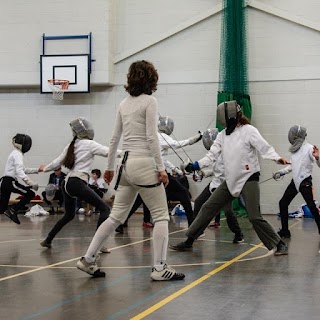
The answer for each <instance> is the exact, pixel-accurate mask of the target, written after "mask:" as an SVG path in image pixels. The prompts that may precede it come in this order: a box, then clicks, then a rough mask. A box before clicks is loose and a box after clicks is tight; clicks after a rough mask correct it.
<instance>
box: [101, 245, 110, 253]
mask: <svg viewBox="0 0 320 320" xmlns="http://www.w3.org/2000/svg"><path fill="white" fill-rule="evenodd" d="M100 252H101V253H111V251H110V250H109V249H108V248H107V247H105V246H103V247H102V248H101V249H100Z"/></svg>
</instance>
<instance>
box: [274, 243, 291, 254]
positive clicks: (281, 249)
mask: <svg viewBox="0 0 320 320" xmlns="http://www.w3.org/2000/svg"><path fill="white" fill-rule="evenodd" d="M287 254H288V246H287V245H286V244H285V243H284V242H282V241H280V242H279V243H278V244H277V250H276V251H275V253H274V255H275V256H283V255H287Z"/></svg>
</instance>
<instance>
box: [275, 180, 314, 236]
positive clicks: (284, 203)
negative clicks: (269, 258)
mask: <svg viewBox="0 0 320 320" xmlns="http://www.w3.org/2000/svg"><path fill="white" fill-rule="evenodd" d="M299 192H300V193H301V195H302V197H303V199H304V201H305V202H306V203H307V206H308V207H309V209H310V211H311V213H312V214H313V216H314V219H315V222H316V224H317V226H318V229H319V233H320V215H319V211H318V208H317V206H316V205H315V203H314V199H313V193H312V177H311V176H310V177H308V178H306V179H304V180H303V181H302V182H301V184H300V187H299V191H298V190H297V189H296V186H295V184H294V182H293V179H292V180H291V182H290V184H289V185H288V187H287V189H286V191H285V192H284V195H283V196H282V198H281V200H280V202H279V208H280V217H281V228H282V230H284V231H288V230H289V228H288V215H289V214H288V208H289V204H290V203H291V201H292V200H293V199H294V198H295V196H296V195H297V194H298V193H299Z"/></svg>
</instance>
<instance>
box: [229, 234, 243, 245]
mask: <svg viewBox="0 0 320 320" xmlns="http://www.w3.org/2000/svg"><path fill="white" fill-rule="evenodd" d="M232 242H233V243H241V242H244V238H243V234H242V233H240V234H236V235H235V236H234V238H233V241H232Z"/></svg>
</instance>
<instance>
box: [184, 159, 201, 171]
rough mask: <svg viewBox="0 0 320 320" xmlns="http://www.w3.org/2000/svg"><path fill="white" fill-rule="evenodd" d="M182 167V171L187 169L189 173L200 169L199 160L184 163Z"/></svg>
mask: <svg viewBox="0 0 320 320" xmlns="http://www.w3.org/2000/svg"><path fill="white" fill-rule="evenodd" d="M180 168H181V170H182V171H187V172H189V173H192V172H194V171H196V170H200V167H199V163H198V162H197V161H195V162H193V163H192V162H189V163H182V164H181V166H180Z"/></svg>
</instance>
